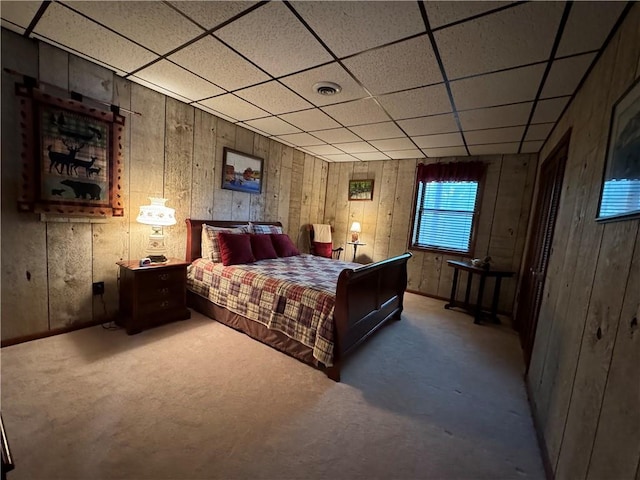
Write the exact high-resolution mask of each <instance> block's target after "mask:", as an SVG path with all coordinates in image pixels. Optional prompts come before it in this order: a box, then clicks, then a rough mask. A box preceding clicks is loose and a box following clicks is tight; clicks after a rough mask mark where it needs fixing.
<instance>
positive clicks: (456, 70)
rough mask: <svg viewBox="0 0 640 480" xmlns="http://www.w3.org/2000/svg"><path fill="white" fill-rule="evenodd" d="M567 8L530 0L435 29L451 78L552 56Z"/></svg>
mask: <svg viewBox="0 0 640 480" xmlns="http://www.w3.org/2000/svg"><path fill="white" fill-rule="evenodd" d="M563 9H564V2H529V3H525V4H521V5H518V6H516V7H513V8H508V9H506V10H502V11H500V12H498V13H494V14H492V15H487V16H484V17H481V18H478V19H476V20H472V21H469V22H465V23H461V24H458V25H455V26H453V27H450V28H445V29H443V30H439V31H437V32H435V34H434V35H435V39H436V43H437V45H438V50H439V51H440V56H441V57H442V62H443V64H444V68H445V71H446V72H447V76H448V77H449V80H453V79H456V78H460V77H465V76H468V75H477V74H479V73H484V72H491V71H495V70H500V69H503V68H510V67H515V66H518V65H525V64H528V63H534V62H540V61H544V60H548V59H549V55H550V53H551V47H552V46H553V40H554V38H555V34H556V31H557V29H558V24H559V23H560V18H561V16H562V12H563ZM461 45H464V48H461Z"/></svg>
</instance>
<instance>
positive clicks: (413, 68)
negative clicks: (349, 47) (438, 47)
mask: <svg viewBox="0 0 640 480" xmlns="http://www.w3.org/2000/svg"><path fill="white" fill-rule="evenodd" d="M343 63H344V65H345V66H346V67H347V69H349V71H350V72H351V73H353V74H354V75H355V76H356V78H357V79H358V80H360V81H361V82H362V84H363V85H364V86H365V88H367V89H368V90H369V91H370V92H371V93H372V94H373V95H380V94H382V93H388V92H395V91H397V90H404V89H407V88H414V87H421V86H423V85H431V84H435V83H441V82H442V80H443V79H442V74H441V73H440V67H439V66H438V62H437V60H436V57H435V55H434V54H433V50H432V48H431V42H429V37H427V36H426V35H421V36H419V37H416V38H412V39H410V40H406V41H404V42H400V43H396V44H394V45H390V46H388V47H384V48H379V49H376V50H370V51H368V52H365V53H361V54H359V55H356V56H355V57H351V58H348V59H346V60H344V61H343Z"/></svg>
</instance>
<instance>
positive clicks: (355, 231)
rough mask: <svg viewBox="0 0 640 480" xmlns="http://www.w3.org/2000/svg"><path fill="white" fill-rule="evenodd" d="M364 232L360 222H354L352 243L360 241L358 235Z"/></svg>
mask: <svg viewBox="0 0 640 480" xmlns="http://www.w3.org/2000/svg"><path fill="white" fill-rule="evenodd" d="M361 231H362V228H361V227H360V222H353V223H352V224H351V241H352V242H354V243H355V242H357V241H358V234H359V233H360V232H361Z"/></svg>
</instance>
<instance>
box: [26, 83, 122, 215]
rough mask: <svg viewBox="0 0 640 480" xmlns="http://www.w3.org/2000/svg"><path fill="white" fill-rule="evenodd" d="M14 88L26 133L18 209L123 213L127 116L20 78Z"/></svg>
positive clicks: (59, 212)
mask: <svg viewBox="0 0 640 480" xmlns="http://www.w3.org/2000/svg"><path fill="white" fill-rule="evenodd" d="M16 94H17V95H18V97H19V104H20V117H21V118H20V131H21V136H22V142H21V143H22V176H21V182H20V186H19V196H18V210H19V211H21V212H33V213H45V214H60V215H70V216H73V215H80V216H90V217H91V216H99V217H108V216H123V215H124V199H123V197H122V192H121V188H122V187H121V184H122V181H121V178H122V172H123V158H122V144H123V141H122V136H123V131H124V117H122V116H121V115H119V114H118V113H117V112H114V111H105V110H100V109H97V108H94V107H91V106H88V105H84V104H83V103H82V102H80V101H76V100H72V99H63V98H58V97H54V96H52V95H49V94H47V93H44V92H42V91H41V90H38V89H37V88H35V87H32V86H26V85H20V84H18V85H16ZM116 109H117V107H116Z"/></svg>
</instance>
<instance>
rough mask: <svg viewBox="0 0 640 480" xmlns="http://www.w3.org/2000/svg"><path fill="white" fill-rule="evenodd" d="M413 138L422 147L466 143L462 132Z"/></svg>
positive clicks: (452, 145) (451, 145)
mask: <svg viewBox="0 0 640 480" xmlns="http://www.w3.org/2000/svg"><path fill="white" fill-rule="evenodd" d="M412 139H413V141H414V142H416V145H418V146H419V147H420V148H436V147H458V146H460V145H464V142H463V141H462V135H460V132H456V133H443V134H440V135H425V136H422V137H412Z"/></svg>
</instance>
